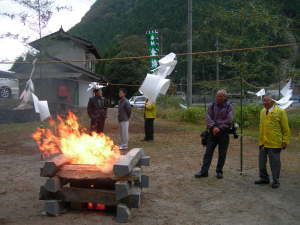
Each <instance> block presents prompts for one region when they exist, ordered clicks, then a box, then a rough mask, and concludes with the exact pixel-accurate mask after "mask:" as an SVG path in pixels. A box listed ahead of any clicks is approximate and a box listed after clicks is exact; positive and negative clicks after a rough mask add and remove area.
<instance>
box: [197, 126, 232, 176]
mask: <svg viewBox="0 0 300 225" xmlns="http://www.w3.org/2000/svg"><path fill="white" fill-rule="evenodd" d="M217 145H218V149H219V157H218V164H217V169H216V172H217V173H223V167H224V164H225V161H226V155H227V150H228V145H229V135H228V133H227V132H223V131H221V133H219V134H217V135H215V136H214V135H213V134H212V133H210V134H209V136H208V140H207V147H206V152H205V155H204V158H203V164H202V168H201V173H203V174H208V170H209V167H210V164H211V161H212V158H213V154H214V151H215V148H216V147H217Z"/></svg>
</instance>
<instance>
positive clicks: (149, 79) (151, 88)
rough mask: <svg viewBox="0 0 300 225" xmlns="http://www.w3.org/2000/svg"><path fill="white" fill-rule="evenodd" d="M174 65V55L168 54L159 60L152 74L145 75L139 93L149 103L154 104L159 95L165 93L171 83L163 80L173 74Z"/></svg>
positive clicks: (175, 61) (175, 62)
mask: <svg viewBox="0 0 300 225" xmlns="http://www.w3.org/2000/svg"><path fill="white" fill-rule="evenodd" d="M176 64H177V60H176V54H174V53H170V54H169V55H167V56H165V57H163V58H162V59H160V60H159V67H158V68H157V69H156V70H155V73H154V74H147V76H146V78H145V80H144V82H143V84H142V86H141V87H140V89H139V91H140V93H142V94H143V95H144V96H145V97H146V98H148V99H149V103H152V102H155V101H156V99H157V97H158V95H159V94H162V95H165V94H166V93H167V91H168V89H169V87H170V83H171V81H170V80H169V79H165V78H166V77H167V76H169V75H170V74H171V73H172V72H173V70H174V69H175V66H176Z"/></svg>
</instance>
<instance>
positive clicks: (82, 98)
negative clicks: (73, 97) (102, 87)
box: [79, 82, 92, 107]
mask: <svg viewBox="0 0 300 225" xmlns="http://www.w3.org/2000/svg"><path fill="white" fill-rule="evenodd" d="M88 87H89V84H88V83H86V82H79V107H87V104H88V102H89V98H90V97H92V92H91V91H89V92H87V91H86V90H87V89H88Z"/></svg>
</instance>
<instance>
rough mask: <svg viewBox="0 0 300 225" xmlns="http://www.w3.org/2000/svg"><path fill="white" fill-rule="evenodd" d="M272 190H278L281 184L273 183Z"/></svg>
mask: <svg viewBox="0 0 300 225" xmlns="http://www.w3.org/2000/svg"><path fill="white" fill-rule="evenodd" d="M271 187H272V188H274V189H276V188H279V187H280V183H279V182H273V183H272V185H271Z"/></svg>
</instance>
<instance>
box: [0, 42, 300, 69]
mask: <svg viewBox="0 0 300 225" xmlns="http://www.w3.org/2000/svg"><path fill="white" fill-rule="evenodd" d="M297 45H300V42H294V43H286V44H278V45H266V46H259V47H251V48H236V49H227V50H213V51H205V52H192V53H177V54H176V55H177V56H188V55H194V56H197V55H213V54H226V53H233V52H245V51H256V50H263V49H275V48H286V47H291V46H297ZM164 56H166V55H159V56H131V57H115V58H102V59H88V60H87V59H78V60H48V61H37V62H36V64H60V63H80V62H107V61H127V60H137V59H149V58H157V57H164ZM0 64H32V62H31V61H22V62H13V61H0Z"/></svg>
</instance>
